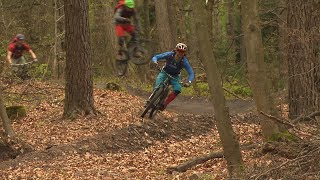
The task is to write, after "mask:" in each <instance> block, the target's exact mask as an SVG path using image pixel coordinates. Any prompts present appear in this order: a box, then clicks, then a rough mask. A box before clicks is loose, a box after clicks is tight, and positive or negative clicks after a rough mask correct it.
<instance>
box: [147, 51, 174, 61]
mask: <svg viewBox="0 0 320 180" xmlns="http://www.w3.org/2000/svg"><path fill="white" fill-rule="evenodd" d="M172 54H173V52H172V51H170V52H164V53H161V54H157V55H155V56H153V57H152V59H151V61H152V62H154V63H156V62H157V61H159V60H163V59H168V58H170V56H172Z"/></svg>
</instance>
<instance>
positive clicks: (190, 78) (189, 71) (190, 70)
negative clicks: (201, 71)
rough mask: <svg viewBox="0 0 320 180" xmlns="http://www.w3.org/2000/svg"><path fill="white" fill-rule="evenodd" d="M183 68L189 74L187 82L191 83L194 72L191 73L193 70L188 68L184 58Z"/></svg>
mask: <svg viewBox="0 0 320 180" xmlns="http://www.w3.org/2000/svg"><path fill="white" fill-rule="evenodd" d="M183 67H184V68H185V69H186V70H187V72H188V74H189V78H188V81H189V82H190V83H191V82H192V81H193V80H194V72H193V69H192V67H191V66H190V64H189V61H188V59H187V58H186V57H184V59H183Z"/></svg>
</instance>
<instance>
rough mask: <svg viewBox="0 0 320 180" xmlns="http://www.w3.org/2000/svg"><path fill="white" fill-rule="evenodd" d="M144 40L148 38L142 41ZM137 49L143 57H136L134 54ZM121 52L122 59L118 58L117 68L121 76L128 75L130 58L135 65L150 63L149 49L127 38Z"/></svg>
mask: <svg viewBox="0 0 320 180" xmlns="http://www.w3.org/2000/svg"><path fill="white" fill-rule="evenodd" d="M143 41H147V40H142V41H141V42H143ZM137 51H139V52H140V53H141V54H142V56H141V57H136V56H135V55H134V54H135V53H136V52H137ZM119 52H120V53H121V54H122V59H121V60H116V69H117V73H118V75H119V76H124V75H126V73H127V69H128V62H129V60H130V61H131V62H132V63H133V64H135V65H145V64H147V63H149V59H148V58H147V57H146V55H147V50H146V49H145V48H143V47H142V46H141V45H139V44H137V43H136V42H133V41H131V40H130V41H129V42H127V39H126V40H125V44H124V46H123V48H122V49H120V50H119Z"/></svg>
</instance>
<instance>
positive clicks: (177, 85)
mask: <svg viewBox="0 0 320 180" xmlns="http://www.w3.org/2000/svg"><path fill="white" fill-rule="evenodd" d="M179 82H180V77H179V76H177V77H176V78H175V79H171V80H170V83H171V85H172V86H173V91H172V92H171V93H170V94H169V95H168V96H167V98H166V100H165V101H164V104H163V106H162V107H161V108H160V110H164V109H165V108H166V107H167V106H168V104H170V103H171V102H172V101H173V100H174V99H175V98H176V97H177V96H178V94H180V93H181V89H182V87H181V84H180V83H179Z"/></svg>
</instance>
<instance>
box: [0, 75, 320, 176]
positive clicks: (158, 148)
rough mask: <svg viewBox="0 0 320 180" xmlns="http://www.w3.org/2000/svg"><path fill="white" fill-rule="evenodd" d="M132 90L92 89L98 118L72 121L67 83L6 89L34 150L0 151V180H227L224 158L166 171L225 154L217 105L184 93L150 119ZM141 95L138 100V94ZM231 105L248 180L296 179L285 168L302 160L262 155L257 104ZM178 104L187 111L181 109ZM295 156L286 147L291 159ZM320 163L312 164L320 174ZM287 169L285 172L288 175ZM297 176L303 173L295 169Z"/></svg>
mask: <svg viewBox="0 0 320 180" xmlns="http://www.w3.org/2000/svg"><path fill="white" fill-rule="evenodd" d="M3 83H4V84H6V82H3ZM128 92H130V93H128ZM128 92H125V91H110V90H103V89H94V100H95V106H96V109H97V110H98V111H99V112H101V114H99V115H96V116H87V117H78V118H76V119H73V120H70V119H63V118H62V113H63V100H64V90H63V86H61V85H59V84H56V83H48V82H34V81H28V82H26V83H23V84H14V85H10V86H8V87H7V88H6V89H5V90H4V94H5V97H6V102H8V103H9V104H12V105H16V104H17V103H19V104H22V105H25V106H27V107H28V108H27V113H28V115H27V117H25V118H22V119H19V120H15V121H14V122H13V123H12V125H13V128H14V130H15V132H16V133H17V134H18V135H19V137H20V138H21V139H23V140H24V141H26V142H28V143H29V144H30V145H32V146H33V148H34V151H32V152H29V153H25V154H21V155H19V156H17V157H16V158H14V159H9V158H8V157H9V155H10V154H9V153H10V152H8V151H6V150H7V149H4V148H0V150H1V151H0V158H1V162H0V177H1V178H2V179H20V178H23V179H25V178H27V179H29V178H36V179H188V178H189V177H191V176H192V177H200V178H202V179H226V178H227V168H226V161H225V160H224V159H222V158H220V159H219V158H217V159H212V160H209V161H207V162H205V163H203V164H200V165H197V166H195V167H193V168H191V169H190V170H188V171H186V172H183V173H178V172H173V173H171V174H169V173H167V168H168V167H171V166H174V165H178V164H181V163H183V162H185V161H187V160H189V159H191V158H194V157H197V156H201V155H205V154H207V153H210V152H220V151H221V150H222V147H221V142H220V140H219V137H218V131H217V128H216V126H215V122H214V118H213V115H212V113H210V111H211V110H210V108H209V110H204V109H206V108H207V107H212V106H211V105H209V102H207V101H204V100H203V99H193V100H190V98H186V97H182V96H181V97H179V100H178V99H177V101H175V104H172V106H171V107H169V108H168V109H167V110H166V111H164V112H162V113H160V114H159V116H158V118H156V119H154V120H148V119H141V118H140V117H139V114H140V113H141V111H142V107H143V104H144V100H145V99H144V98H142V97H144V96H146V94H143V92H142V93H141V92H133V91H132V90H129V91H128ZM137 93H138V95H139V96H136V95H137ZM139 93H140V94H139ZM190 101H192V102H195V103H190ZM179 103H180V104H179ZM228 103H230V104H229V107H230V111H231V120H232V123H233V128H234V131H235V133H236V135H237V137H238V139H239V142H240V146H241V147H242V155H243V159H244V163H245V167H246V172H247V173H246V174H247V177H248V178H247V179H260V178H262V179H264V178H265V177H269V176H270V177H275V178H280V177H282V178H286V177H288V174H289V175H292V177H295V176H293V175H296V174H294V173H292V171H290V169H288V168H289V167H291V166H289V165H290V164H292V163H294V162H295V159H296V158H297V157H289V155H283V154H281V153H278V152H276V151H270V153H262V151H261V148H262V137H261V129H260V127H259V124H258V118H257V116H256V115H255V114H254V113H253V112H251V111H250V109H251V108H252V107H253V105H252V102H248V103H243V102H241V103H239V102H236V103H235V104H232V102H231V101H230V102H228ZM237 103H239V104H241V105H243V106H241V107H239V108H238V109H236V108H233V107H238V106H237ZM187 104H192V107H187V106H186V105H187ZM244 104H245V105H244ZM181 107H185V109H183V110H181V109H179V108H181ZM211 109H212V108H211ZM300 126H301V127H300ZM302 128H304V129H307V130H306V131H307V132H309V133H300V134H299V136H300V137H301V138H302V139H305V140H310V139H311V138H310V137H314V134H312V132H316V131H317V126H316V123H313V124H311V125H309V124H301V125H299V129H302ZM248 147H250V148H248ZM282 147H283V146H282ZM299 147H300V146H299ZM305 147H306V146H304V147H303V148H305ZM310 147H314V146H310ZM283 148H284V147H283ZM297 148H298V146H297ZM288 149H289V148H288ZM311 149H312V148H311ZM297 151H298V150H297ZM291 152H292V151H290V149H289V150H288V154H290V153H291ZM299 152H300V151H299ZM308 152H309V151H308ZM312 152H313V154H312V155H313V157H315V155H319V154H320V153H319V148H318V149H317V148H313V151H312ZM317 153H318V154H317ZM304 156H305V157H306V156H307V155H305V154H304ZM317 157H320V155H319V156H317ZM300 159H301V158H300ZM313 159H315V158H313ZM298 160H299V159H298ZM316 163H318V161H317V162H316ZM286 165H288V166H286ZM304 166H305V164H304ZM318 166H320V165H319V164H318ZM318 166H313V167H315V168H316V169H317V167H318ZM274 167H278V168H276V169H274ZM285 167H288V168H287V169H288V170H287V171H285V170H286V169H285ZM292 167H293V168H295V166H292ZM308 167H309V166H308ZM280 170H281V171H280ZM303 170H304V172H309V171H310V173H309V174H308V175H307V176H306V177H309V176H310V177H311V178H312V177H318V176H316V174H315V173H314V172H315V170H314V171H311V170H310V168H309V169H307V170H306V169H303ZM285 172H288V173H285ZM295 172H298V170H296V169H295ZM311 172H313V174H312V173H311ZM304 179H305V178H304Z"/></svg>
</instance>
